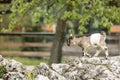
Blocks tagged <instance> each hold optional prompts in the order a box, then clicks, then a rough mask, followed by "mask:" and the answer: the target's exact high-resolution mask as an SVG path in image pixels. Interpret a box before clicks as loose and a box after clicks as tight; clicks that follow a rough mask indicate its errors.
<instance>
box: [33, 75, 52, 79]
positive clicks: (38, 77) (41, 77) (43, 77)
mask: <svg viewBox="0 0 120 80" xmlns="http://www.w3.org/2000/svg"><path fill="white" fill-rule="evenodd" d="M35 80H50V79H48V77H45V76H43V75H37V77H36V78H35Z"/></svg>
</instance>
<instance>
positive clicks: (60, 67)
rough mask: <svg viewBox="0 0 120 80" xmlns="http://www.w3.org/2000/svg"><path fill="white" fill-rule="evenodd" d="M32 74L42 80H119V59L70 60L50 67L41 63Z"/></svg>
mask: <svg viewBox="0 0 120 80" xmlns="http://www.w3.org/2000/svg"><path fill="white" fill-rule="evenodd" d="M34 73H35V76H38V75H42V76H44V77H45V78H47V79H44V80H120V57H119V56H118V57H109V58H108V59H105V58H103V57H101V58H98V57H95V58H71V59H69V60H67V61H66V62H65V63H61V64H52V65H51V66H48V65H46V64H43V63H41V64H39V65H38V66H37V68H36V69H35V71H34ZM36 80H40V78H37V79H36Z"/></svg>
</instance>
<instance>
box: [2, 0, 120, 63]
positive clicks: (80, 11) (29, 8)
mask: <svg viewBox="0 0 120 80" xmlns="http://www.w3.org/2000/svg"><path fill="white" fill-rule="evenodd" d="M116 1H118V2H119V0H114V1H113V2H116ZM110 3H111V0H32V1H31V2H29V3H28V2H25V1H24V0H13V2H12V7H11V11H12V13H11V15H10V19H11V22H10V24H9V29H7V30H9V31H12V29H13V28H14V27H15V26H14V25H16V24H18V21H19V19H17V17H16V16H21V17H23V16H25V15H26V14H27V15H32V16H31V17H32V20H33V22H37V21H39V19H40V18H41V17H42V18H44V21H43V23H53V22H54V23H57V28H56V34H55V39H54V43H53V47H52V50H51V58H50V64H51V63H59V62H60V61H61V57H62V46H63V43H64V39H65V34H66V32H67V26H69V22H70V23H73V24H74V22H75V21H77V23H78V25H79V26H78V30H79V34H83V33H84V32H87V29H86V28H85V26H86V25H88V24H89V21H90V20H91V19H94V22H93V24H94V25H96V27H101V28H107V29H108V30H109V29H110V27H111V26H112V24H113V23H112V22H117V23H118V22H119V21H120V15H119V13H120V7H119V6H116V4H112V5H111V4H110ZM3 31H6V30H5V29H3ZM71 32H72V33H74V31H73V29H72V28H71Z"/></svg>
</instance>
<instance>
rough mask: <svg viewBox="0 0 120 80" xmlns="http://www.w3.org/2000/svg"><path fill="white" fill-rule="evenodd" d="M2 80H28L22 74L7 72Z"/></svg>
mask: <svg viewBox="0 0 120 80" xmlns="http://www.w3.org/2000/svg"><path fill="white" fill-rule="evenodd" d="M3 79H4V80H28V78H27V76H25V74H24V73H20V72H8V73H6V74H5V75H4V78H3Z"/></svg>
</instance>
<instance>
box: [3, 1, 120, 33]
mask: <svg viewBox="0 0 120 80" xmlns="http://www.w3.org/2000/svg"><path fill="white" fill-rule="evenodd" d="M110 1H111V0H65V1H64V0H32V1H31V2H25V1H24V0H13V1H12V7H11V11H12V14H11V15H10V20H11V22H10V24H9V29H8V31H12V29H13V28H14V27H15V25H17V24H21V23H19V21H20V20H21V18H23V17H24V16H26V15H31V19H32V21H33V23H36V22H38V21H39V20H40V18H41V17H42V18H44V23H46V24H47V23H56V21H57V19H58V18H59V17H61V19H63V20H65V19H67V20H68V21H70V22H72V23H74V21H75V20H78V21H79V28H78V29H79V30H80V31H81V32H86V31H87V29H86V28H85V26H86V25H87V24H89V21H90V19H95V20H94V25H96V26H97V27H103V28H104V27H106V28H108V29H110V27H111V26H112V22H117V23H119V21H120V15H119V13H120V7H119V6H118V5H119V4H117V3H118V2H119V0H114V1H113V2H114V4H111V2H110ZM115 2H117V3H116V4H115ZM68 5H69V6H70V7H69V10H66V9H67V6H68ZM61 15H62V16H61ZM18 16H20V17H21V18H20V19H18ZM96 19H97V20H98V21H97V20H96ZM3 31H4V30H3Z"/></svg>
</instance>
